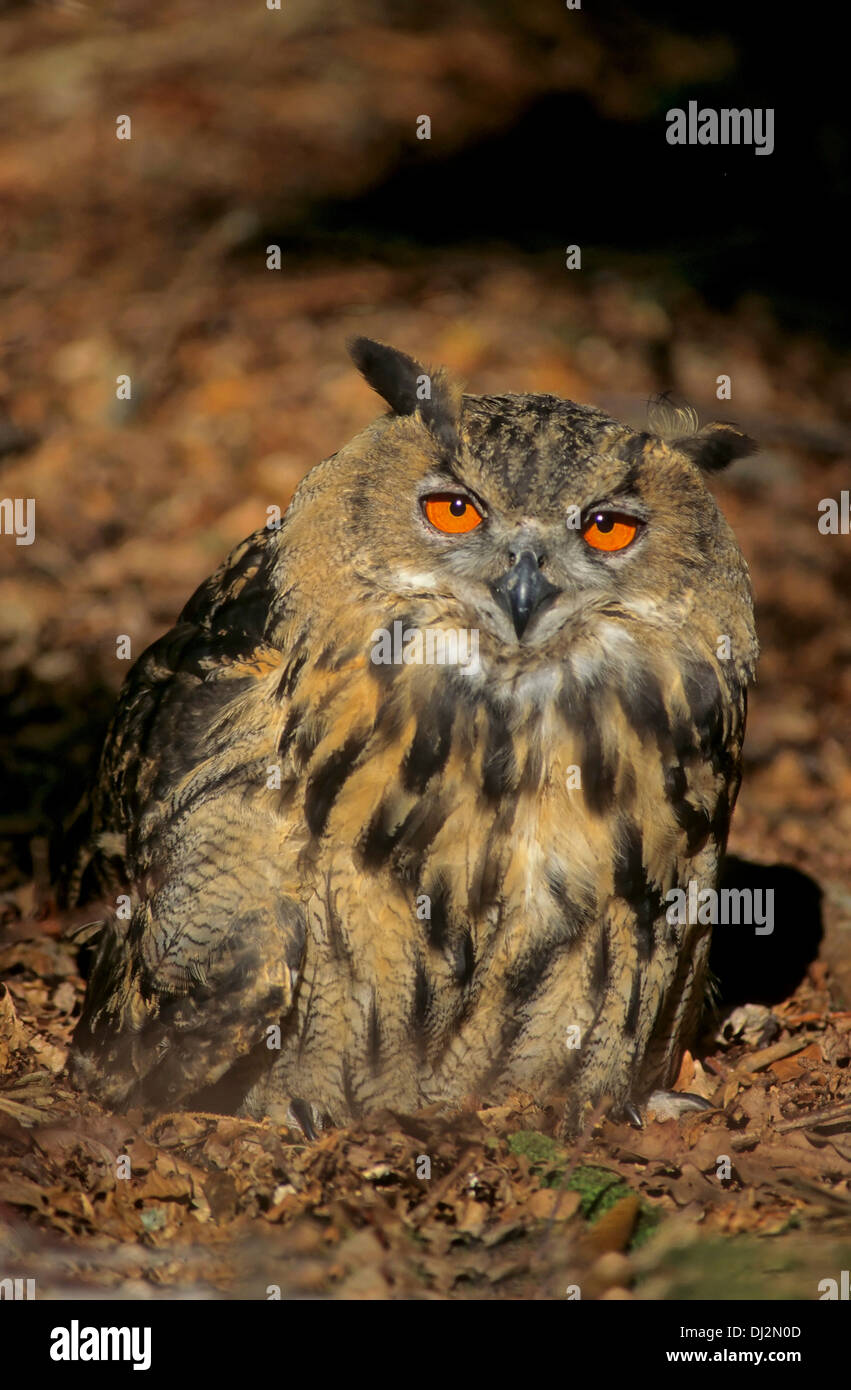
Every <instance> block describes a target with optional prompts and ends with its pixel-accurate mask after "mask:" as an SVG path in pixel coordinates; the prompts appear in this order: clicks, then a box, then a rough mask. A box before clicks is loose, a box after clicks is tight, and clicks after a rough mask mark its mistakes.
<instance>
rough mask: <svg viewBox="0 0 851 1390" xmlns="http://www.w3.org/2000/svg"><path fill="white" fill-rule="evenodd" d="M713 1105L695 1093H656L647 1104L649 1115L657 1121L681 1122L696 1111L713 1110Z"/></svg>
mask: <svg viewBox="0 0 851 1390" xmlns="http://www.w3.org/2000/svg"><path fill="white" fill-rule="evenodd" d="M712 1108H713V1107H712V1104H711V1102H710V1101H708V1100H705V1099H704V1098H703V1096H697V1095H695V1094H694V1092H693V1091H654V1092H653V1094H652V1095H651V1096H650V1098H649V1100H648V1102H647V1113H648V1114H649V1115H652V1116H653V1118H654V1119H656V1120H679V1119H680V1118H681V1117H682V1116H683V1115H688V1114H691V1113H692V1111H695V1110H711V1109H712Z"/></svg>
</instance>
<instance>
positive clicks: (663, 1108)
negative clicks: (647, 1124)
mask: <svg viewBox="0 0 851 1390" xmlns="http://www.w3.org/2000/svg"><path fill="white" fill-rule="evenodd" d="M711 1109H712V1106H711V1105H710V1103H709V1101H708V1100H704V1098H703V1096H696V1095H695V1094H694V1093H693V1092H692V1091H653V1093H652V1094H651V1095H650V1096H649V1097H648V1099H647V1101H646V1102H645V1104H644V1106H643V1107H639V1106H637V1105H636V1104H635V1102H634V1101H631V1100H625V1101H623V1102H622V1104H621V1105H619V1106H617V1107H616V1108H615V1109H614V1110H612V1111H611V1112H610V1113H611V1118H612V1119H613V1120H628V1121H629V1123H630V1124H631V1125H632V1127H633V1129H643V1128H644V1121H645V1119H653V1120H678V1119H680V1117H681V1116H683V1115H687V1114H689V1113H690V1112H691V1111H693V1110H711ZM642 1110H643V1113H642Z"/></svg>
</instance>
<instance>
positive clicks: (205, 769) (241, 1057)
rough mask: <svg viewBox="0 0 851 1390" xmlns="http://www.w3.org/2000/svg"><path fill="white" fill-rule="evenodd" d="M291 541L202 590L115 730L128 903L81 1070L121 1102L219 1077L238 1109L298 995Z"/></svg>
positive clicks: (106, 866) (117, 898)
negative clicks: (271, 620)
mask: <svg viewBox="0 0 851 1390" xmlns="http://www.w3.org/2000/svg"><path fill="white" fill-rule="evenodd" d="M274 542H275V533H274V532H258V533H257V534H256V535H254V536H252V537H250V538H249V539H248V540H247V541H245V542H243V543H242V545H240V546H239V547H237V549H236V550H235V551H234V552H233V553H232V554H231V555H230V556H229V557H228V559H227V560H226V561H225V563H224V565H223V566H222V567H221V568H220V569H219V570H218V571H217V572H216V574H214V575H213V576H212V577H211V578H210V579H209V580H207V581H206V583H204V584H203V585H202V586H201V587H200V588H199V589H198V591H197V592H196V594H195V595H194V596H193V598H192V599H190V601H189V603H188V604H187V606H186V608H185V609H184V611H183V613H182V614H181V617H180V621H179V622H178V624H177V625H176V626H175V627H174V628H173V629H172V630H171V632H169V633H167V634H166V636H164V637H162V638H161V639H160V640H159V641H157V642H155V643H154V644H153V646H151V647H149V648H148V650H147V651H146V652H145V653H144V654H143V655H142V656H141V657H140V659H139V661H138V662H137V663H136V665H135V666H134V667H133V669H132V670H131V672H130V674H129V676H128V678H127V680H126V682H125V684H124V687H123V689H122V692H121V695H120V698H119V701H118V706H117V709H116V712H115V715H114V718H113V721H112V724H111V726H110V730H109V733H108V735H107V740H106V745H105V748H104V752H103V756H102V759H101V764H100V769H99V772H98V776H97V780H96V784H95V787H94V790H93V795H92V824H91V834H90V843H89V849H88V855H89V859H90V861H91V864H90V867H91V869H93V870H94V873H95V876H96V878H97V880H98V881H99V882H100V884H101V885H102V887H106V889H107V892H108V894H110V895H111V896H112V900H113V902H114V903H115V910H114V911H113V912H112V913H111V916H110V919H109V920H108V922H107V923H106V926H105V929H104V930H103V932H102V934H101V937H100V940H99V942H98V946H97V951H96V956H95V960H94V964H93V968H92V972H91V977H90V980H89V984H88V990H87V994H86V1001H85V1006H84V1010H83V1015H82V1018H81V1020H80V1023H79V1025H78V1028H77V1031H76V1034H75V1039H74V1057H73V1060H72V1075H73V1076H74V1079H75V1081H77V1082H78V1084H82V1085H84V1086H86V1087H87V1088H88V1089H90V1090H92V1091H94V1092H95V1093H96V1094H97V1095H98V1096H99V1097H101V1098H102V1099H103V1100H105V1101H106V1102H107V1103H109V1104H112V1105H117V1104H122V1103H123V1104H134V1103H141V1104H143V1105H144V1106H151V1107H163V1106H173V1105H175V1104H176V1103H178V1102H179V1101H181V1100H183V1099H185V1098H187V1097H189V1096H196V1097H197V1094H198V1093H199V1092H201V1091H204V1092H205V1093H206V1092H207V1088H210V1087H213V1086H215V1085H216V1084H217V1083H218V1084H219V1090H218V1092H217V1093H216V1094H217V1096H218V1097H219V1098H220V1099H221V1100H222V1102H223V1104H224V1106H225V1108H229V1102H230V1103H232V1102H233V1101H234V1100H238V1099H239V1098H240V1096H239V1093H240V1091H244V1090H245V1089H246V1088H247V1086H248V1085H249V1084H251V1082H252V1081H253V1080H254V1079H255V1076H256V1073H257V1070H258V1069H259V1068H260V1067H262V1065H268V1063H269V1061H270V1060H271V1055H272V1054H271V1053H270V1052H269V1051H268V1048H267V1030H268V1029H269V1028H270V1027H271V1026H272V1025H278V1024H280V1022H281V1020H282V1018H283V1017H284V1016H285V1015H286V1014H287V1012H288V1010H289V1008H290V1006H291V1003H292V1000H293V993H294V990H295V988H296V984H297V982H298V978H299V974H300V969H301V963H302V958H303V952H304V940H305V924H304V917H303V912H302V909H301V907H300V905H299V903H298V901H297V898H296V895H295V881H294V879H293V881H292V882H288V872H287V864H288V862H290V861H292V860H294V855H288V853H287V848H286V842H287V839H288V835H289V833H290V832H291V830H292V828H293V827H292V826H291V825H290V824H288V821H287V815H286V812H285V810H283V809H282V803H281V792H280V790H277V789H276V782H275V778H274V776H273V775H272V776H270V775H269V774H270V773H273V772H274V768H272V767H270V765H271V764H273V763H274V761H275V743H276V737H277V729H276V721H278V720H280V721H281V722H283V720H284V719H285V717H286V712H287V702H286V700H285V699H283V700H282V699H279V698H276V699H275V700H274V701H271V700H270V694H271V693H272V692H275V693H276V694H277V691H278V687H279V685H280V682H281V678H282V674H284V673H285V670H286V664H285V663H286V656H285V654H282V653H281V652H279V651H276V650H274V649H273V648H271V647H269V646H267V645H266V643H265V641H264V630H265V624H266V621H267V618H268V614H269V611H270V608H271V607H272V606H273V603H274V600H275V592H274V589H273V585H272V580H271V564H272V559H273V547H274ZM270 705H271V708H272V710H273V711H274V714H273V716H272V717H271V718H270ZM277 785H278V786H279V784H277Z"/></svg>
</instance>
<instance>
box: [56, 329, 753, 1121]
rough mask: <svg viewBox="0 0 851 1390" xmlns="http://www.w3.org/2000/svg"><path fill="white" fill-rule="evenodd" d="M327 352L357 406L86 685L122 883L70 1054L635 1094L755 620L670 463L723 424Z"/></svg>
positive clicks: (158, 1099) (714, 450)
mask: <svg viewBox="0 0 851 1390" xmlns="http://www.w3.org/2000/svg"><path fill="white" fill-rule="evenodd" d="M351 352H352V355H353V357H354V359H355V362H356V363H357V365H358V366H359V368H360V370H361V371H362V372H363V374H364V376H365V377H366V379H367V380H368V381H369V382H370V383H371V384H372V386H373V387H374V388H375V389H376V390H377V391H378V392H379V393H380V394H381V395H382V396H383V397H384V398H385V400H386V401H387V403H388V404H389V406H390V408H391V409H390V413H389V414H386V415H384V416H382V417H381V418H380V419H378V420H376V421H375V422H374V423H373V424H372V425H370V426H369V427H368V428H367V429H365V430H364V431H363V432H362V433H361V434H359V435H358V436H357V437H356V438H355V439H353V440H352V441H351V442H350V443H349V444H347V445H346V446H345V447H344V448H343V449H341V450H340V452H339V453H337V454H336V455H334V456H333V457H331V458H328V459H325V460H323V461H322V462H321V463H319V464H318V465H317V466H316V467H314V468H313V469H312V470H311V471H310V472H309V473H308V474H307V475H306V477H305V478H304V479H303V481H302V482H301V484H300V486H299V487H298V489H297V491H296V493H295V496H294V498H293V501H292V503H291V505H290V507H289V509H288V511H287V512H286V514H285V516H284V519H283V522H282V524H281V525H280V527H279V528H278V529H275V528H267V529H263V530H260V531H258V532H257V533H256V534H255V535H253V536H251V537H250V538H249V539H248V540H246V541H244V542H243V543H242V544H241V545H239V546H238V547H237V548H236V550H235V551H234V552H233V553H232V554H231V555H230V556H229V557H228V559H227V560H226V561H225V563H224V564H223V565H222V567H221V568H220V569H219V570H218V571H217V572H216V573H215V574H214V575H213V576H212V577H211V578H210V579H208V580H207V581H206V583H204V584H202V585H201V587H200V588H199V589H198V590H197V592H196V593H195V595H194V596H193V597H192V598H191V599H190V601H189V603H188V604H187V606H186V607H185V609H184V610H183V612H182V614H181V616H180V620H179V621H178V623H177V625H176V626H175V627H174V628H173V629H172V630H171V631H170V632H169V633H168V634H167V635H166V636H164V637H162V638H161V639H160V640H159V641H157V642H155V643H154V644H153V646H151V647H150V648H149V649H148V650H147V651H146V652H145V653H144V655H143V656H142V657H141V658H140V659H139V661H138V662H137V663H136V665H135V666H134V667H133V669H132V670H131V672H130V674H129V676H128V678H127V680H126V682H125V685H124V688H123V690H122V692H121V696H120V699H119V702H118V707H117V710H116V713H115V716H114V719H113V722H112V725H111V728H110V731H109V734H108V737H107V741H106V746H105V749H104V752H103V756H102V760H101V764H100V770H99V773H98V777H97V781H96V784H95V788H94V792H93V797H92V829H91V837H90V841H89V849H88V852H87V856H88V859H89V860H90V861H91V863H92V865H93V867H94V869H95V870H96V872H97V874H98V877H99V879H100V881H101V883H102V884H109V885H110V891H111V893H112V894H113V895H115V894H118V893H124V894H126V895H127V897H129V908H128V912H129V913H130V916H129V920H125V918H124V915H123V914H119V913H116V914H114V915H112V916H111V918H110V920H109V921H108V922H107V923H106V925H105V927H104V930H103V931H102V934H101V938H100V941H99V944H98V948H97V953H96V957H95V961H94V965H93V969H92V973H91V978H90V981H89V985H88V992H87V996H86V1002H85V1008H84V1013H83V1017H82V1019H81V1021H80V1024H79V1026H78V1029H77V1033H76V1037H75V1045H74V1055H73V1063H72V1068H73V1075H74V1077H75V1080H76V1081H77V1082H78V1084H81V1085H83V1086H86V1087H87V1088H89V1089H90V1090H92V1091H93V1092H94V1093H95V1094H96V1095H97V1096H98V1097H99V1098H100V1099H101V1100H103V1101H105V1102H106V1103H108V1104H110V1105H112V1106H116V1107H118V1106H129V1105H135V1104H141V1105H142V1106H144V1107H145V1108H148V1109H153V1108H158V1109H164V1108H165V1109H171V1108H174V1107H175V1106H177V1105H181V1104H184V1105H190V1104H191V1105H195V1106H197V1107H199V1108H207V1109H210V1108H218V1109H224V1110H238V1111H239V1112H240V1113H243V1114H248V1115H253V1116H262V1115H266V1114H268V1115H270V1116H272V1118H273V1119H279V1120H285V1119H287V1118H294V1119H296V1120H297V1121H298V1123H299V1124H300V1125H301V1126H302V1128H303V1129H304V1130H305V1132H306V1133H307V1134H308V1135H312V1134H313V1133H314V1132H315V1130H316V1129H317V1128H318V1127H319V1126H321V1125H324V1124H340V1123H344V1122H345V1121H346V1120H347V1119H348V1118H350V1117H358V1116H360V1115H362V1114H364V1113H366V1112H369V1111H370V1110H374V1109H377V1108H380V1107H384V1106H389V1107H393V1108H395V1109H397V1110H408V1111H410V1110H413V1109H416V1108H419V1107H421V1106H424V1105H431V1104H436V1103H439V1104H442V1105H445V1106H449V1107H452V1106H459V1105H461V1104H462V1103H464V1102H467V1101H469V1100H470V1098H478V1099H479V1100H480V1101H486V1100H489V1099H490V1100H499V1099H500V1098H504V1097H506V1096H507V1095H508V1094H510V1093H512V1092H515V1091H526V1092H529V1091H531V1092H534V1093H535V1094H536V1095H537V1096H539V1097H542V1098H545V1097H552V1098H553V1099H554V1100H559V1101H563V1103H564V1107H565V1109H564V1116H565V1118H564V1127H565V1130H566V1131H567V1132H571V1131H575V1129H576V1128H577V1126H578V1125H579V1124H580V1123H581V1121H582V1118H583V1116H584V1114H586V1113H587V1110H588V1108H589V1106H591V1105H594V1104H597V1103H598V1102H600V1101H601V1100H608V1101H611V1102H612V1103H613V1104H614V1105H615V1106H616V1107H619V1108H620V1110H621V1111H622V1112H623V1111H626V1113H632V1114H635V1112H636V1107H638V1106H640V1105H641V1104H642V1102H643V1101H644V1100H645V1099H646V1097H647V1095H648V1094H649V1092H650V1091H651V1090H653V1089H654V1088H657V1087H664V1086H667V1085H670V1084H671V1081H672V1078H673V1077H674V1075H675V1073H676V1070H677V1067H678V1063H679V1058H680V1055H681V1053H682V1050H683V1048H684V1047H685V1046H686V1045H687V1044H688V1042H689V1040H690V1037H691V1035H692V1034H693V1032H694V1029H695V1026H696V1022H697V1019H698V1016H699V1013H700V1008H701V1002H702V996H703V993H704V987H705V975H706V958H707V951H708V945H709V928H708V927H706V926H703V925H701V924H700V923H699V922H694V923H692V922H688V923H686V924H685V925H680V924H676V923H673V924H672V923H671V922H670V921H669V920H668V916H669V914H668V913H667V912H666V904H667V901H668V898H667V895H668V894H669V893H670V891H671V890H672V889H676V888H687V886H688V884H689V882H690V881H692V880H693V881H695V882H696V883H697V885H698V887H699V888H700V889H705V888H707V887H710V888H711V887H714V886H715V885H716V882H717V872H718V864H719V856H720V855H721V853H723V848H724V844H725V840H726V835H727V830H728V825H729V820H730V814H731V811H732V807H733V803H734V801H735V798H736V794H737V791H738V784H739V778H740V752H741V744H742V737H743V731H744V723H745V708H746V688H747V684H748V682H749V680H750V678H751V677H752V674H753V670H754V664H755V659H756V653H757V645H756V638H755V634H754V627H753V615H752V604H751V596H750V587H749V581H748V575H747V568H746V565H745V562H744V560H743V558H742V556H741V553H740V551H739V548H738V546H737V544H736V541H735V539H734V537H733V535H732V532H731V531H730V529H729V527H728V525H727V524H726V522H725V521H724V519H723V517H722V515H721V513H720V512H719V509H718V507H717V505H716V503H715V501H714V500H713V498H712V496H711V494H710V492H709V491H708V489H707V487H706V485H705V483H704V480H703V477H702V471H703V470H714V469H717V468H721V467H723V466H724V465H725V464H726V463H727V462H729V461H730V459H732V458H734V457H736V456H738V455H740V454H742V453H745V452H748V451H749V450H750V449H751V448H752V447H753V446H752V444H751V441H750V440H748V439H747V438H746V437H745V436H744V435H742V434H741V433H740V432H739V431H738V430H736V429H735V428H734V427H732V426H729V425H709V426H707V427H706V428H705V429H703V430H700V431H697V430H696V429H695V428H694V424H693V422H692V428H691V432H690V433H688V432H683V433H682V434H681V436H680V437H674V438H662V437H661V436H660V435H659V434H656V433H652V432H637V431H635V430H632V429H630V428H627V427H626V426H624V425H622V424H618V423H617V422H616V421H615V420H612V419H610V418H609V417H608V416H607V415H605V414H604V413H603V412H601V411H599V410H596V409H591V408H589V407H587V406H582V405H576V404H574V403H573V402H571V401H565V400H561V399H558V398H557V397H555V396H551V395H502V396H474V395H462V393H461V390H460V388H459V387H458V386H457V385H456V384H455V383H454V382H453V381H452V380H451V378H450V377H449V376H448V375H447V374H446V373H445V372H444V371H443V370H441V371H438V372H436V373H433V374H429V373H427V372H426V371H425V370H424V369H423V367H421V366H420V365H419V364H418V363H417V362H415V361H414V360H413V359H411V358H410V357H408V356H406V355H405V354H403V353H400V352H397V351H395V350H394V349H392V348H390V347H387V346H384V345H382V344H379V343H376V342H373V341H371V340H369V339H365V338H360V339H357V340H355V341H354V343H353V344H352V345H351Z"/></svg>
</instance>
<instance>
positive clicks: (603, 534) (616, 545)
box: [582, 512, 638, 550]
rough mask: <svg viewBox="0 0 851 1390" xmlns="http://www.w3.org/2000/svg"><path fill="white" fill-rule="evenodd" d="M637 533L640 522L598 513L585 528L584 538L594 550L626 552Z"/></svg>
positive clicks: (615, 515)
mask: <svg viewBox="0 0 851 1390" xmlns="http://www.w3.org/2000/svg"><path fill="white" fill-rule="evenodd" d="M637 533H638V522H637V521H633V520H632V518H631V517H628V516H618V515H617V514H616V513H615V512H596V513H595V514H594V516H592V517H591V519H590V520H589V521H588V522H587V523H586V525H585V527H584V528H583V531H582V537H583V540H586V541H587V542H588V544H589V545H590V546H592V547H593V548H594V550H625V549H626V547H627V546H628V545H629V544H630V543H631V542H632V541H634V540H635V537H636V535H637Z"/></svg>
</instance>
